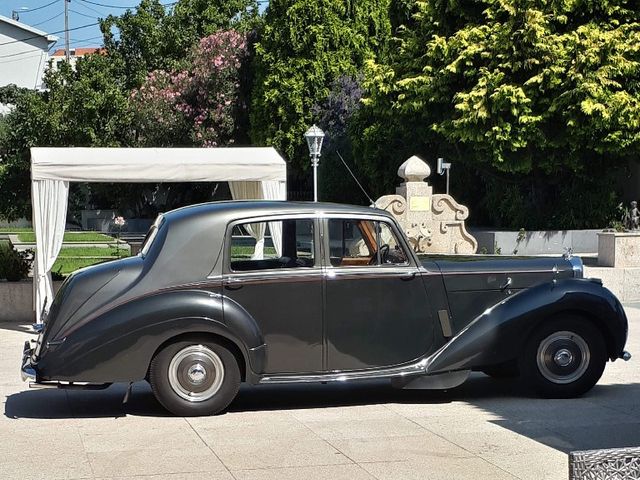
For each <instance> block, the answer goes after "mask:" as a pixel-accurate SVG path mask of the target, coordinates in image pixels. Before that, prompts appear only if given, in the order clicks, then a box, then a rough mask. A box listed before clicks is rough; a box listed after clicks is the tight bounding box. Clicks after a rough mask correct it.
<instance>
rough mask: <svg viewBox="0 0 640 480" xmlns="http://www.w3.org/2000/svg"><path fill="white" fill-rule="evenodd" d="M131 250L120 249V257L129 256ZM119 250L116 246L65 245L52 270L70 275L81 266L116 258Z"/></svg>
mask: <svg viewBox="0 0 640 480" xmlns="http://www.w3.org/2000/svg"><path fill="white" fill-rule="evenodd" d="M128 256H129V250H124V249H122V248H121V249H120V257H121V258H122V257H128ZM117 258H118V252H117V251H116V249H115V247H108V248H101V247H63V248H62V249H61V250H60V254H59V255H58V258H57V259H56V261H55V263H54V264H53V268H52V269H51V271H52V272H56V273H60V274H62V275H69V274H70V273H72V272H74V271H76V270H78V269H79V268H84V267H88V266H89V265H95V264H97V263H102V262H106V261H109V260H116V259H117Z"/></svg>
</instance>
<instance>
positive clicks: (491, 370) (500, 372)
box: [482, 361, 520, 378]
mask: <svg viewBox="0 0 640 480" xmlns="http://www.w3.org/2000/svg"><path fill="white" fill-rule="evenodd" d="M482 373H484V374H485V375H488V376H489V377H491V378H516V377H519V376H520V371H519V370H518V362H517V361H510V362H505V363H500V364H498V365H491V366H489V367H484V368H483V369H482Z"/></svg>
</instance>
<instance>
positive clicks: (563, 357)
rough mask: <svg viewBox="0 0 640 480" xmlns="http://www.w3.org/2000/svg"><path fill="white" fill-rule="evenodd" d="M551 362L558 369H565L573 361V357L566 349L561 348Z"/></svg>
mask: <svg viewBox="0 0 640 480" xmlns="http://www.w3.org/2000/svg"><path fill="white" fill-rule="evenodd" d="M553 361H554V362H556V365H558V366H560V367H566V366H567V365H569V364H570V363H571V362H572V361H573V355H572V354H571V352H570V351H569V350H567V349H566V348H561V349H560V350H558V353H556V354H555V355H554V356H553Z"/></svg>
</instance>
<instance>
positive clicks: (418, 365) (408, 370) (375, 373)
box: [258, 358, 427, 384]
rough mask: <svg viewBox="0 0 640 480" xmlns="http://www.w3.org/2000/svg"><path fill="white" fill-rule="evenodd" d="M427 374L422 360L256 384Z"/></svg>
mask: <svg viewBox="0 0 640 480" xmlns="http://www.w3.org/2000/svg"><path fill="white" fill-rule="evenodd" d="M426 373H427V359H426V358H423V359H420V360H419V361H417V362H415V363H411V364H409V365H404V366H399V367H390V368H382V369H379V370H363V371H359V372H328V373H315V374H310V375H273V376H267V377H262V378H261V379H260V381H259V382H258V383H260V384H267V383H268V384H275V383H322V382H350V381H353V380H371V379H378V378H397V377H412V376H420V375H425V374H426Z"/></svg>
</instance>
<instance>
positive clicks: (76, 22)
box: [0, 0, 170, 50]
mask: <svg viewBox="0 0 640 480" xmlns="http://www.w3.org/2000/svg"><path fill="white" fill-rule="evenodd" d="M169 1H170V0H167V2H166V3H169ZM90 2H92V3H90ZM96 3H100V4H101V5H95V4H96ZM137 3H138V2H137V1H136V0H104V1H103V0H71V2H70V3H69V29H70V30H71V32H70V36H71V48H74V47H96V46H100V45H101V44H102V36H101V35H100V28H99V27H98V25H91V24H95V23H97V22H98V18H104V17H107V16H108V15H112V14H113V15H118V14H121V13H123V12H125V11H126V8H120V7H131V6H134V5H136V4H137ZM102 5H106V6H102ZM36 9H37V10H36ZM13 10H17V11H18V15H19V16H20V22H22V23H25V24H27V25H30V26H32V27H35V28H37V29H39V30H42V31H44V32H47V33H50V34H52V35H55V36H57V37H58V42H57V43H56V44H55V46H54V47H53V50H55V49H58V48H64V0H0V15H4V16H5V17H9V18H11V14H12V11H13ZM85 25H91V26H86V27H84V26H85ZM76 27H84V28H79V29H77V30H72V29H73V28H76ZM56 32H59V33H56Z"/></svg>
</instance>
